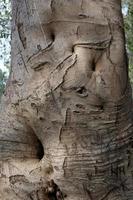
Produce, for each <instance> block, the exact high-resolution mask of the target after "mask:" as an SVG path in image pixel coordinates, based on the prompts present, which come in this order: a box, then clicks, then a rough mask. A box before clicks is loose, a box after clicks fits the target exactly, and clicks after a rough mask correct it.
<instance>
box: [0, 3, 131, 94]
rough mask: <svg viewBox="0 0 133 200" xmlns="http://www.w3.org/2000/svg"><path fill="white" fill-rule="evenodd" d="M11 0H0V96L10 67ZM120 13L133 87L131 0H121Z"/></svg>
mask: <svg viewBox="0 0 133 200" xmlns="http://www.w3.org/2000/svg"><path fill="white" fill-rule="evenodd" d="M10 1H11V0H0V98H1V95H2V94H3V93H4V90H5V86H6V81H7V79H8V77H9V74H10V69H11V67H10V66H11V63H10V61H11V55H10V52H11V43H10V40H11V2H10ZM122 13H123V17H124V28H125V35H126V49H127V54H128V58H129V76H130V80H131V84H132V88H133V0H122Z"/></svg>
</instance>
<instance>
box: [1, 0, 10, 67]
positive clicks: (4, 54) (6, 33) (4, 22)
mask: <svg viewBox="0 0 133 200" xmlns="http://www.w3.org/2000/svg"><path fill="white" fill-rule="evenodd" d="M10 20H11V5H10V0H0V60H1V61H2V62H3V64H4V66H5V67H9V65H10V36H11V25H10Z"/></svg>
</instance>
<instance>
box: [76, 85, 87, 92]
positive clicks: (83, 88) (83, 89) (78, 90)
mask: <svg viewBox="0 0 133 200" xmlns="http://www.w3.org/2000/svg"><path fill="white" fill-rule="evenodd" d="M85 92H86V88H85V87H84V86H82V87H80V88H78V89H77V93H78V94H84V93H85Z"/></svg>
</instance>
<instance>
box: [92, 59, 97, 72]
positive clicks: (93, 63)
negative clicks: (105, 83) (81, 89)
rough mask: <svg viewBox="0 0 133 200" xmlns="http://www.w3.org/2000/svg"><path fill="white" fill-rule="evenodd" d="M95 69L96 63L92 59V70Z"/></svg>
mask: <svg viewBox="0 0 133 200" xmlns="http://www.w3.org/2000/svg"><path fill="white" fill-rule="evenodd" d="M95 70H96V63H95V62H94V60H93V61H92V71H95Z"/></svg>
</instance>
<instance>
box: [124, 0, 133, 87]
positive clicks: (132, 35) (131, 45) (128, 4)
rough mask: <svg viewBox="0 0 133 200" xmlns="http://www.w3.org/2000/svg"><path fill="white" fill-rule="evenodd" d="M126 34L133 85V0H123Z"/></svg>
mask: <svg viewBox="0 0 133 200" xmlns="http://www.w3.org/2000/svg"><path fill="white" fill-rule="evenodd" d="M123 10H126V11H127V12H126V13H125V14H124V22H125V33H126V41H127V52H128V55H129V76H130V80H131V83H132V85H133V0H123Z"/></svg>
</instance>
